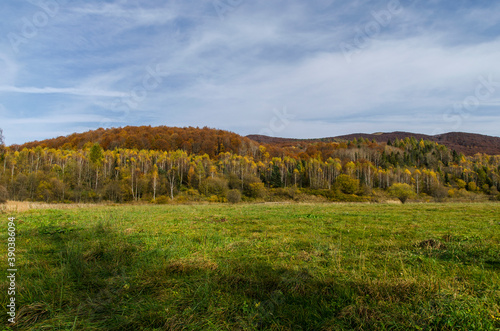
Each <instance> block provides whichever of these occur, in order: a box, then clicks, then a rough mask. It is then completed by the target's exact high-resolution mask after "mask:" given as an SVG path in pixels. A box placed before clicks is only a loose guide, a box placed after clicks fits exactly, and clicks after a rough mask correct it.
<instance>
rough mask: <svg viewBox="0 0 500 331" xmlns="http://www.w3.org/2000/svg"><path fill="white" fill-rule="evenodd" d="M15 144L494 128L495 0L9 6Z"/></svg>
mask: <svg viewBox="0 0 500 331" xmlns="http://www.w3.org/2000/svg"><path fill="white" fill-rule="evenodd" d="M0 15H1V16H0V17H1V19H0V128H2V129H3V130H4V136H5V138H6V142H7V144H14V143H23V142H26V141H32V140H41V139H45V138H52V137H56V136H60V135H67V134H71V133H73V132H84V131H88V130H92V129H96V128H99V127H105V128H107V127H122V126H126V125H152V126H157V125H167V126H200V127H203V126H208V127H213V128H220V129H226V130H230V131H233V132H237V133H240V134H243V135H246V134H252V133H262V134H268V135H273V136H283V137H303V138H313V137H324V136H335V135H340V134H347V133H354V132H367V133H372V132H379V131H403V130H404V131H411V132H418V133H426V134H437V133H442V132H450V131H465V132H475V133H482V134H488V135H494V136H500V130H499V127H500V126H499V124H500V112H499V110H500V62H499V59H500V23H499V22H500V3H498V2H496V1H472V0H471V1H467V0H453V1H451V0H449V1H444V0H443V1H440V0H427V1H423V0H420V1H419V0H399V1H397V0H381V1H379V0H372V1H365V0H348V1H347V0H345V1H344V0H342V1H341V0H307V1H306V0H302V1H298V0H286V1H285V0H265V1H264V0H197V1H193V0H182V1H181V0H161V1H159V0H158V1H157V0H148V1H131V0H130V1H128V0H108V1H95V0H86V1H80V0H75V1H72V0H3V1H2V3H1V4H0Z"/></svg>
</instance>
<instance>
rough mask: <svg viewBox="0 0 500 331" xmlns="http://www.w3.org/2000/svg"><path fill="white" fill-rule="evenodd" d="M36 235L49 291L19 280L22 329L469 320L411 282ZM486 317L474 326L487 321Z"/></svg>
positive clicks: (123, 242)
mask: <svg viewBox="0 0 500 331" xmlns="http://www.w3.org/2000/svg"><path fill="white" fill-rule="evenodd" d="M33 235H36V236H37V238H38V239H39V240H40V241H41V243H39V245H40V247H44V249H43V251H42V252H41V253H40V254H41V255H40V256H37V257H36V258H37V259H38V260H41V259H46V260H47V261H49V263H48V265H47V266H48V267H47V269H46V271H47V272H45V273H43V272H42V273H39V275H38V277H39V278H40V279H39V284H40V285H39V286H40V287H41V289H42V290H43V291H35V290H31V289H30V286H34V285H30V283H29V281H26V283H25V284H24V285H23V286H24V288H25V291H26V292H27V293H29V295H27V296H26V297H25V298H24V299H23V300H24V305H23V307H22V308H21V309H23V308H24V310H22V311H23V312H24V313H23V315H22V316H21V317H20V318H19V321H18V324H17V328H18V329H22V330H30V329H43V328H54V329H85V330H98V329H106V330H155V329H156V330H273V329H275V330H339V329H344V330H349V329H386V328H391V329H399V330H404V329H408V328H410V329H411V328H415V327H416V326H418V327H420V328H424V329H426V328H427V329H429V328H430V329H443V328H444V329H446V328H448V327H450V326H451V328H453V326H458V325H466V324H467V323H468V321H469V320H470V319H472V317H470V316H469V315H466V314H464V315H463V317H460V316H459V315H456V317H453V316H454V315H452V316H451V317H450V307H455V308H454V309H455V310H453V311H454V312H456V311H458V312H462V311H464V312H465V311H466V309H468V310H470V306H469V305H465V304H464V305H458V304H455V301H454V299H453V298H450V297H443V298H441V297H440V296H439V295H437V293H436V292H435V289H434V288H433V287H432V286H430V285H428V284H418V283H416V282H415V281H404V280H400V281H395V280H388V281H382V280H377V279H363V278H359V277H358V278H355V277H352V275H351V276H350V275H348V274H345V273H334V272H332V273H329V274H328V276H319V275H320V274H321V273H315V269H306V268H298V269H289V268H283V267H279V266H276V265H273V264H272V263H271V262H267V261H266V262H263V261H259V260H255V259H252V257H248V256H244V255H239V256H237V255H231V256H229V257H228V258H227V259H222V258H218V259H215V258H212V257H211V256H210V254H209V253H208V254H203V253H200V252H193V254H191V256H188V257H184V258H179V257H175V258H173V256H175V254H172V252H168V247H166V248H165V247H157V248H155V246H154V245H153V247H152V248H151V247H150V248H146V247H147V246H146V244H145V242H146V237H144V236H145V235H144V234H140V233H135V234H134V233H132V234H127V233H124V232H120V231H117V230H116V229H114V228H113V227H112V226H111V225H110V224H106V223H99V224H97V225H96V226H94V227H91V228H89V229H74V228H71V227H70V226H64V225H63V226H54V227H45V228H40V229H38V232H36V233H33ZM173 247H175V246H173ZM174 249H175V248H174ZM165 250H166V251H165ZM423 302H432V306H429V307H428V308H425V307H424V308H422V303H423ZM30 307H31V308H30ZM35 308H36V309H35ZM416 311H419V313H418V314H417V313H415V312H416ZM481 314H482V313H480V312H479V313H478V314H477V316H476V317H474V318H475V319H474V320H473V323H474V325H483V324H481V323H483V322H484V314H483V315H481ZM35 315H36V316H35ZM464 319H465V321H464ZM467 319H469V320H467ZM483 326H484V325H483Z"/></svg>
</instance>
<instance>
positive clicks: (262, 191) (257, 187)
mask: <svg viewBox="0 0 500 331" xmlns="http://www.w3.org/2000/svg"><path fill="white" fill-rule="evenodd" d="M266 193H267V190H266V188H265V186H264V183H252V184H250V185H249V187H248V196H249V197H250V198H256V199H262V198H264V197H265V196H266Z"/></svg>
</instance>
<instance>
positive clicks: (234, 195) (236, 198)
mask: <svg viewBox="0 0 500 331" xmlns="http://www.w3.org/2000/svg"><path fill="white" fill-rule="evenodd" d="M227 201H228V202H230V203H238V202H240V201H241V193H240V191H239V190H230V191H229V192H227Z"/></svg>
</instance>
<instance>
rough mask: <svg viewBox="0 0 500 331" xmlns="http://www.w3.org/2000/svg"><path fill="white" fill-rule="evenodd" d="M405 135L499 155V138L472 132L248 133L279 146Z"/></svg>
mask: <svg viewBox="0 0 500 331" xmlns="http://www.w3.org/2000/svg"><path fill="white" fill-rule="evenodd" d="M406 137H414V138H415V139H417V140H420V139H423V140H429V141H433V142H437V143H439V144H441V145H445V146H446V147H448V148H449V149H453V150H455V151H457V152H459V153H463V154H464V155H474V154H476V153H483V154H489V155H500V138H499V137H492V136H486V135H481V134H474V133H465V132H450V133H445V134H439V135H435V136H430V135H425V134H418V133H410V132H390V133H375V134H367V133H354V134H349V135H343V136H336V137H329V138H318V139H289V138H276V137H268V136H262V135H249V136H247V138H250V139H252V140H254V141H256V142H258V143H264V144H273V145H279V146H281V147H287V146H294V145H297V144H307V143H315V142H341V141H351V140H354V139H358V138H364V139H369V140H375V141H376V142H379V143H384V142H387V141H389V140H390V141H394V140H396V139H399V140H403V139H405V138H406Z"/></svg>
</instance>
